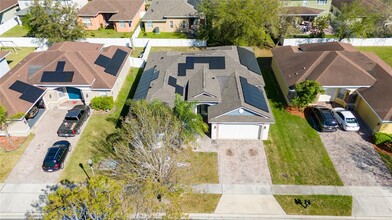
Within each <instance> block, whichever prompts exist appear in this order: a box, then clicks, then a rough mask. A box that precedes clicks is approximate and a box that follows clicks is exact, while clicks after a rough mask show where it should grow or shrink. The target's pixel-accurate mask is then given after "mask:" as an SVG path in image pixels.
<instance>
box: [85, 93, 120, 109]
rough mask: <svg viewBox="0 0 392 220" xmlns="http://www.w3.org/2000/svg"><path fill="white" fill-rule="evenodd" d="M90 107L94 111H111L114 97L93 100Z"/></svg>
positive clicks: (98, 97) (100, 97) (99, 97)
mask: <svg viewBox="0 0 392 220" xmlns="http://www.w3.org/2000/svg"><path fill="white" fill-rule="evenodd" d="M90 105H91V107H92V108H93V109H94V110H111V109H112V108H113V106H114V100H113V97H112V96H97V97H94V98H93V99H92V100H91V103H90Z"/></svg>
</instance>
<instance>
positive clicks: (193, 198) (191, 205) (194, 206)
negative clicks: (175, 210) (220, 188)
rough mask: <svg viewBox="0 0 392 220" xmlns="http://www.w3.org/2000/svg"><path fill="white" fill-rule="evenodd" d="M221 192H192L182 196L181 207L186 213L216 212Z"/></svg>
mask: <svg viewBox="0 0 392 220" xmlns="http://www.w3.org/2000/svg"><path fill="white" fill-rule="evenodd" d="M220 197H221V195H220V194H190V195H186V196H185V197H184V198H182V201H181V202H182V203H181V204H182V205H181V209H182V212H184V213H214V211H215V209H216V206H217V205H218V202H219V200H220Z"/></svg>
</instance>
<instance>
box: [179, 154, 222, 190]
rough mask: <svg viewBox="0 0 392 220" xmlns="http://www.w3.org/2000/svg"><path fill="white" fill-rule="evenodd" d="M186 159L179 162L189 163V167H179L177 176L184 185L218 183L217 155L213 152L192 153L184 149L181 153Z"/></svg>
mask: <svg viewBox="0 0 392 220" xmlns="http://www.w3.org/2000/svg"><path fill="white" fill-rule="evenodd" d="M181 156H182V157H184V158H186V159H184V160H182V161H181V159H180V162H189V163H190V166H189V167H179V168H178V175H179V176H181V178H183V181H184V183H185V184H201V183H219V177H218V155H217V154H216V153H213V152H193V151H192V150H191V149H186V150H185V151H184V152H181Z"/></svg>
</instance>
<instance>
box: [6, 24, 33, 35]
mask: <svg viewBox="0 0 392 220" xmlns="http://www.w3.org/2000/svg"><path fill="white" fill-rule="evenodd" d="M28 32H29V30H28V29H27V27H25V26H23V25H17V26H15V27H13V28H11V29H10V30H9V31H7V32H5V33H3V34H2V35H0V37H26V36H27V33H28Z"/></svg>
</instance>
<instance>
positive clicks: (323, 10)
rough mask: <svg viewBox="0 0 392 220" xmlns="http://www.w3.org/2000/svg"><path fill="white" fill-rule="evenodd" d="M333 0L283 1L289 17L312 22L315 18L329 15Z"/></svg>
mask: <svg viewBox="0 0 392 220" xmlns="http://www.w3.org/2000/svg"><path fill="white" fill-rule="evenodd" d="M331 2H332V0H281V3H282V5H283V7H285V8H286V10H287V12H286V13H287V15H291V16H297V17H302V18H303V19H304V20H305V21H312V20H313V19H314V18H315V17H318V16H321V15H326V14H329V10H330V9H331Z"/></svg>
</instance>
